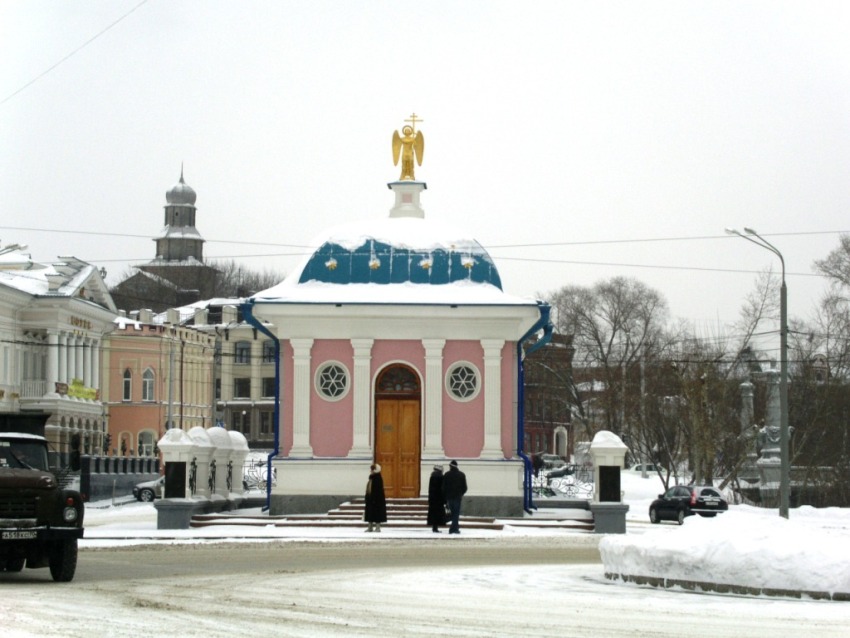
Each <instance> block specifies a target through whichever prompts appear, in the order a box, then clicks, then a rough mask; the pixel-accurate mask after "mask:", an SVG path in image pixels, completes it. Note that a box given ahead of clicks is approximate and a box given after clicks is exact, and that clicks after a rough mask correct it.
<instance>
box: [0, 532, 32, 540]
mask: <svg viewBox="0 0 850 638" xmlns="http://www.w3.org/2000/svg"><path fill="white" fill-rule="evenodd" d="M36 535H37V532H36V531H35V530H28V531H24V532H18V531H15V532H3V535H2V538H3V540H4V541H13V540H22V539H28V538H35V537H36Z"/></svg>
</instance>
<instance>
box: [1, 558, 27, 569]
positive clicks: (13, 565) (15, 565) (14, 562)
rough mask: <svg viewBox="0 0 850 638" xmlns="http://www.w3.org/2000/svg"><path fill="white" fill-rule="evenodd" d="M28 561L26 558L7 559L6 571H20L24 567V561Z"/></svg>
mask: <svg viewBox="0 0 850 638" xmlns="http://www.w3.org/2000/svg"><path fill="white" fill-rule="evenodd" d="M26 561H27V559H26V558H10V559H9V560H7V561H6V571H7V572H19V571H21V570H22V569H23V568H24V563H25V562H26Z"/></svg>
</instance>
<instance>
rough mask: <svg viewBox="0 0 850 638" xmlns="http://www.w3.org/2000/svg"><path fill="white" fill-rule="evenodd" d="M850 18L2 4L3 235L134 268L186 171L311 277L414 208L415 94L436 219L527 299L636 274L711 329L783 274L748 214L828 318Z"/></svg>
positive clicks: (491, 7) (209, 209)
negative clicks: (409, 174) (318, 249)
mask: <svg viewBox="0 0 850 638" xmlns="http://www.w3.org/2000/svg"><path fill="white" fill-rule="evenodd" d="M116 21H117V23H116ZM848 33H850V3H846V2H840V1H837V2H777V1H770V2H710V3H709V2H685V1H677V2H623V3H620V2H592V3H589V2H566V1H561V2H534V3H522V2H517V1H513V2H481V1H480V0H479V1H476V2H471V1H463V0H451V1H448V2H378V1H369V2H366V1H353V0H352V1H345V2H343V1H341V0H340V1H338V2H327V1H322V0H310V1H303V2H285V1H276V2H271V1H269V2H260V1H257V2H248V1H245V2H236V1H232V2H224V1H212V0H203V1H201V0H147V1H146V2H142V1H141V0H108V1H107V0H102V1H101V0H97V1H96V0H78V1H73V2H71V1H68V0H44V1H40V0H0V59H2V60H3V62H2V64H0V149H2V151H0V162H2V164H0V211H2V217H0V241H2V243H3V244H4V245H5V244H8V243H12V242H17V243H25V244H28V245H29V249H30V251H31V253H32V256H33V257H34V258H35V259H37V260H52V259H55V258H56V256H57V255H67V254H71V255H75V256H77V257H79V258H81V259H85V260H87V261H90V262H92V263H95V264H97V265H100V266H104V267H106V268H107V269H108V271H109V277H108V282H109V283H110V284H114V283H116V282H117V280H118V278H119V276H121V275H123V274H125V273H126V272H128V269H129V267H130V265H131V264H134V263H136V264H137V263H142V262H145V261H148V260H150V259H152V258H153V257H154V256H155V244H154V242H153V241H152V239H151V238H152V237H154V236H155V235H156V234H157V233H158V232H159V230H160V229H161V227H162V224H163V206H164V204H165V192H166V191H167V190H168V189H169V188H171V187H172V186H173V185H174V184H175V183H176V182H177V180H178V178H179V176H180V169H181V165H182V166H183V167H184V175H185V180H186V182H187V183H188V184H189V185H190V186H192V188H194V189H195V191H196V192H197V194H198V199H197V207H198V216H197V226H198V229H199V230H200V232H201V234H202V235H203V236H204V238H205V239H206V240H207V244H206V245H205V256H206V257H207V258H221V257H227V258H230V257H233V258H238V259H240V260H242V259H244V260H245V263H246V264H247V265H249V266H251V267H252V268H257V269H266V268H274V269H279V270H280V271H281V272H286V271H288V270H290V269H291V268H292V267H293V266H294V264H295V263H296V262H297V258H296V257H294V256H293V255H300V253H302V252H303V247H304V246H305V245H306V244H307V243H308V242H309V240H310V239H311V238H312V237H313V236H314V235H316V234H318V233H319V232H321V231H322V230H323V229H325V228H327V227H329V226H332V225H336V224H338V223H343V222H348V221H353V220H358V219H375V218H381V217H385V216H386V215H387V214H388V211H389V208H390V207H391V206H392V202H393V198H392V193H391V192H390V191H388V190H387V186H386V184H387V183H388V182H391V181H394V180H396V179H397V178H398V176H399V169H398V168H397V167H394V166H393V163H392V153H391V138H392V133H393V131H394V130H396V129H400V128H401V127H402V126H403V125H404V119H405V118H408V117H409V116H410V114H411V113H412V112H415V113H416V114H417V115H418V116H420V117H421V118H423V120H424V122H423V123H422V124H421V126H420V128H421V130H422V131H423V133H424V135H425V158H424V159H425V161H424V163H423V165H422V166H421V167H418V168H417V172H416V177H417V178H418V179H421V180H423V181H425V182H427V184H428V190H427V191H426V192H425V193H424V195H423V199H422V203H423V206H424V208H425V212H426V215H427V216H428V217H429V218H433V219H438V220H440V221H443V222H449V223H455V224H457V225H459V226H460V227H462V228H465V229H468V230H469V231H470V232H471V234H472V235H474V236H475V237H476V238H477V239H478V240H479V241H480V242H481V243H482V244H483V245H484V246H485V247H486V248H487V249H488V250H489V251H490V253H491V255H492V256H493V257H494V259H495V260H496V263H497V265H498V266H499V270H500V273H501V276H502V280H503V283H504V286H505V289H506V291H508V292H510V293H513V294H519V295H535V294H536V293H541V292H547V291H551V290H554V289H556V288H559V287H561V286H563V285H567V284H581V285H591V284H593V283H594V282H596V281H599V280H601V279H607V278H610V277H614V276H618V275H623V276H629V277H635V278H638V279H640V280H642V281H643V282H645V283H646V284H648V285H649V286H651V287H653V288H655V289H657V290H658V291H660V292H661V293H662V294H663V295H664V296H665V297H666V299H667V300H668V302H669V305H670V310H671V315H672V316H673V317H677V318H682V319H687V320H689V321H692V322H694V324H695V325H696V326H697V327H698V328H702V329H711V327H713V326H716V325H717V324H718V323H722V322H727V321H730V320H734V319H735V318H736V316H737V313H738V309H739V308H740V306H741V303H742V300H743V298H744V296H745V295H746V294H747V292H748V291H749V290H750V289H751V288H752V286H753V284H754V281H755V278H756V273H757V272H758V271H760V270H763V269H766V268H769V267H771V266H772V267H773V268H774V269H778V267H779V262H778V259H776V258H775V257H774V256H773V255H771V254H770V253H769V252H768V251H766V250H761V249H759V248H757V247H755V246H753V245H751V244H749V243H747V242H745V241H744V240H742V239H739V238H735V237H728V236H726V235H725V234H724V232H723V229H724V227H726V226H733V227H738V228H743V227H744V226H749V227H752V228H755V229H757V230H758V231H759V232H760V233H762V234H763V235H765V236H766V237H768V238H769V239H770V240H771V241H772V242H773V243H774V244H775V245H776V246H777V247H778V248H779V249H780V250H781V251H782V252H783V253H784V256H785V260H786V264H787V270H788V288H789V304H790V309H791V314H792V315H796V316H803V317H806V316H809V315H810V314H811V309H812V306H813V304H814V303H815V302H816V301H817V299H818V297H819V295H820V293H821V291H822V290H823V285H824V284H823V281H822V280H821V279H820V278H817V277H813V276H811V275H812V273H813V270H812V262H813V261H814V260H815V259H818V258H823V257H825V256H826V255H827V254H828V253H829V251H830V250H832V249H833V248H834V247H836V246H837V245H838V241H839V232H840V231H844V232H848V231H850V219H848V215H847V202H848V198H850V37H848ZM99 34H100V35H99ZM95 36H97V37H95ZM92 38H94V39H93V40H92ZM69 54H72V55H70V57H67V56H69ZM66 58H67V59H66ZM57 63H58V65H57ZM54 65H56V66H54ZM46 71H47V72H46ZM45 72H46V73H45ZM33 80H35V81H34V82H32V81H33ZM30 82H32V83H31V84H29V83H30ZM28 84H29V85H28ZM25 228H26V229H38V230H23V229H25ZM45 231H52V232H45ZM57 231H84V232H85V233H87V234H79V232H75V233H69V232H64V233H60V232H57ZM97 233H109V234H110V235H103V234H97Z"/></svg>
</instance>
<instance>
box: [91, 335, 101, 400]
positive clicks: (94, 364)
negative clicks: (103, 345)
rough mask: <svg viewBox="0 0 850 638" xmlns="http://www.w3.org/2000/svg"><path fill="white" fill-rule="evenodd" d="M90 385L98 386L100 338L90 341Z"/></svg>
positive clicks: (97, 387)
mask: <svg viewBox="0 0 850 638" xmlns="http://www.w3.org/2000/svg"><path fill="white" fill-rule="evenodd" d="M91 387H93V388H94V389H95V390H97V389H99V388H100V340H99V339H92V341H91Z"/></svg>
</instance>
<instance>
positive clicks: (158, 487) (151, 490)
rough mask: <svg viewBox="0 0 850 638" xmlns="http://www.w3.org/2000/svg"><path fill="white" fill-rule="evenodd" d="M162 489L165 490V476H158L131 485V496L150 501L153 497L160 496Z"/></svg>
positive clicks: (138, 499) (146, 501)
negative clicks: (153, 479) (151, 479)
mask: <svg viewBox="0 0 850 638" xmlns="http://www.w3.org/2000/svg"><path fill="white" fill-rule="evenodd" d="M163 490H165V477H164V476H160V477H159V478H158V479H156V480H155V481H145V482H144V483H139V484H138V485H136V486H134V487H133V496H135V497H136V500H137V501H144V502H145V503H150V502H152V501H153V500H154V499H157V498H162V493H163Z"/></svg>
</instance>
